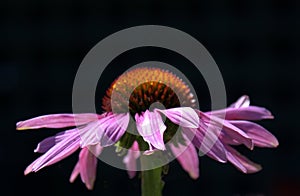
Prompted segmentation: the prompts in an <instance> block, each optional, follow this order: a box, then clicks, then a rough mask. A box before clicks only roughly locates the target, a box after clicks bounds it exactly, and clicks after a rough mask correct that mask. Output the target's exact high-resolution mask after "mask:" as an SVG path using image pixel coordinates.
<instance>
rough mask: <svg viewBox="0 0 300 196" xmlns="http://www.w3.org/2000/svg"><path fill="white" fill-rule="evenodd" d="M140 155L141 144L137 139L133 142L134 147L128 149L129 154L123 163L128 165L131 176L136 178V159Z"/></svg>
mask: <svg viewBox="0 0 300 196" xmlns="http://www.w3.org/2000/svg"><path fill="white" fill-rule="evenodd" d="M139 157H140V151H139V145H138V143H137V141H135V142H134V143H133V144H132V147H131V148H130V149H129V150H128V152H127V155H126V156H124V158H123V163H124V164H125V166H126V169H127V172H128V175H129V178H134V176H135V175H136V170H137V167H136V160H137V159H138V158H139Z"/></svg>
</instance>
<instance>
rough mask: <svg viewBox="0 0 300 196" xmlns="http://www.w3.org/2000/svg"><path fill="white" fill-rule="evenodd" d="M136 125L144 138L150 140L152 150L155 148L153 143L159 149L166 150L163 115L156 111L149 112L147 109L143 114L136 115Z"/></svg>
mask: <svg viewBox="0 0 300 196" xmlns="http://www.w3.org/2000/svg"><path fill="white" fill-rule="evenodd" d="M135 120H136V127H137V130H138V132H139V134H140V135H141V136H142V137H143V139H144V140H145V141H146V142H148V144H149V148H150V151H151V150H152V149H153V148H152V145H153V146H154V147H155V148H157V149H159V150H165V149H166V147H165V144H164V140H163V134H164V131H165V130H166V126H165V125H164V123H163V121H162V118H161V116H160V115H159V114H158V113H156V112H149V111H148V110H146V112H144V113H143V114H142V115H140V116H139V115H138V114H136V115H135Z"/></svg>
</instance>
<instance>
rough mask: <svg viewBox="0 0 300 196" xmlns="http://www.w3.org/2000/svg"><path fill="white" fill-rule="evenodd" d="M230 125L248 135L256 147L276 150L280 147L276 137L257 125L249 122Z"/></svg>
mask: <svg viewBox="0 0 300 196" xmlns="http://www.w3.org/2000/svg"><path fill="white" fill-rule="evenodd" d="M230 123H231V124H233V125H234V126H236V127H238V128H240V129H241V130H243V131H244V132H245V133H247V135H248V136H249V137H250V138H251V139H252V141H253V143H254V145H255V146H259V147H269V148H274V147H277V146H278V145H279V143H278V140H277V139H276V137H275V136H274V135H272V134H271V133H270V132H269V131H267V130H266V129H265V128H263V127H262V126H260V125H258V124H256V123H253V122H249V121H231V122H230Z"/></svg>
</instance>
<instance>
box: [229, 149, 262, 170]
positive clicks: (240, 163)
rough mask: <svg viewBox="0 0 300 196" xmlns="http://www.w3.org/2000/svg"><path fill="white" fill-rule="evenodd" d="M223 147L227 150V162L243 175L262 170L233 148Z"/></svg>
mask: <svg viewBox="0 0 300 196" xmlns="http://www.w3.org/2000/svg"><path fill="white" fill-rule="evenodd" d="M225 147H226V149H227V158H228V160H229V161H230V162H231V163H232V164H233V165H234V166H235V167H236V168H237V169H239V170H240V171H242V172H243V173H255V172H258V171H260V170H261V169H262V167H261V166H260V165H259V164H257V163H254V162H252V161H250V160H249V159H247V158H246V157H245V156H243V155H241V154H240V153H239V152H238V151H236V150H235V149H234V148H232V147H230V146H227V145H225Z"/></svg>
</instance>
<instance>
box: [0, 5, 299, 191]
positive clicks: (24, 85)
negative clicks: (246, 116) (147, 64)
mask: <svg viewBox="0 0 300 196" xmlns="http://www.w3.org/2000/svg"><path fill="white" fill-rule="evenodd" d="M299 21H300V2H298V1H292V0H287V1H279V0H277V1H259V0H252V1H237V0H229V1H216V0H212V1H190V2H183V1H177V0H173V1H131V2H129V1H114V0H113V1H105V2H104V1H89V0H87V1H81V2H75V1H69V0H66V1H57V0H52V1H16V0H11V1H1V2H0V28H1V31H0V82H1V83H0V97H1V102H0V103H1V113H2V115H1V124H2V130H1V131H0V137H1V142H0V164H1V178H0V179H1V183H0V186H1V189H0V192H1V195H20V194H24V195H40V194H42V195H66V194H68V195H139V194H140V181H139V178H138V177H136V178H134V179H133V180H129V179H128V177H127V173H126V171H122V170H119V169H116V168H113V167H111V166H109V165H107V164H105V163H103V162H99V164H98V174H97V180H96V183H95V189H94V190H93V191H88V190H86V188H85V186H84V184H82V183H81V181H80V179H77V180H76V182H75V183H74V184H70V183H69V181H68V179H69V176H70V174H71V172H72V170H73V167H74V165H75V163H76V161H77V157H78V154H77V153H74V154H73V155H72V156H70V157H69V158H66V159H65V160H63V161H61V162H59V163H58V164H55V165H53V166H50V167H47V168H45V169H42V170H41V171H40V172H38V173H36V174H30V175H28V176H24V175H23V171H24V169H25V168H26V166H27V165H28V164H30V163H31V162H32V161H33V160H34V159H36V158H37V157H38V156H39V155H37V154H34V153H33V149H34V148H35V147H36V145H37V143H38V142H39V141H41V140H42V139H44V138H45V137H47V136H50V135H53V134H55V133H56V132H58V131H62V130H50V129H42V130H35V131H16V130H15V123H16V122H17V121H20V120H24V119H28V118H31V117H35V116H39V115H43V114H51V113H71V112H72V86H73V81H74V78H75V74H76V71H77V69H78V67H79V65H80V63H81V61H82V59H83V58H84V56H85V55H86V54H87V53H88V51H89V50H90V49H91V48H92V47H93V46H94V45H95V44H97V43H98V42H99V41H101V40H102V39H103V38H105V37H106V36H108V35H110V34H112V33H114V32H117V31H119V30H122V29H124V28H128V27H132V26H136V25H147V24H155V25H165V26H170V27H174V28H177V29H179V30H182V31H184V32H186V33H188V34H190V35H191V36H193V37H194V38H196V39H197V40H198V41H200V42H201V43H202V44H203V45H204V46H205V47H206V48H207V50H208V51H209V52H210V53H211V55H212V56H213V58H214V59H215V61H216V63H217V64H218V66H219V69H220V71H221V73H222V75H223V78H224V82H225V85H226V90H227V101H228V104H230V103H231V102H234V101H235V100H236V99H237V98H238V97H240V96H241V95H244V94H247V95H249V96H250V98H251V100H252V104H253V105H259V106H264V107H266V108H268V109H270V110H271V111H272V113H273V114H274V115H275V119H274V120H272V121H263V122H259V123H260V124H261V125H263V126H265V127H266V128H267V129H268V130H270V131H271V132H272V133H273V134H274V135H275V136H277V138H278V140H279V143H280V145H279V147H278V148H277V149H259V148H257V149H255V150H254V151H249V150H247V149H245V148H243V147H241V148H239V151H240V152H242V153H243V154H245V155H246V156H248V157H249V158H250V159H252V160H253V161H255V162H258V163H260V164H261V165H262V166H263V170H262V171H261V172H259V173H256V174H250V175H245V174H243V173H241V172H239V171H238V170H236V169H235V168H234V167H233V166H232V165H230V164H220V163H217V162H215V161H213V160H211V159H209V158H207V157H202V158H201V160H200V178H199V179H198V180H196V181H194V180H192V179H190V178H189V176H188V175H187V174H186V173H185V172H184V171H183V170H182V169H181V167H180V165H179V164H178V163H177V162H176V161H173V162H172V163H171V164H170V170H169V174H168V175H167V176H166V177H164V181H165V182H166V184H165V188H164V192H163V193H164V195H182V194H185V195H300V190H299V187H300V179H299V175H300V169H299V164H300V158H299V151H300V150H299V145H298V144H299V136H300V130H299V128H300V126H299V124H298V123H299V120H298V118H299V117H298V113H297V112H298V110H297V109H299V98H300V97H299V93H298V91H299V82H300V79H299V75H298V74H299V70H300V69H299V66H300V64H299V62H300V61H299V54H300V22H299ZM112 47H114V46H112ZM100 55H101V54H100ZM150 60H152V61H163V62H166V63H169V64H171V65H173V66H175V67H177V68H178V69H180V70H181V71H182V72H183V73H185V74H186V76H187V77H188V78H189V79H190V81H191V83H192V84H193V86H194V88H195V90H196V91H197V96H198V98H199V101H200V107H201V109H202V110H203V111H206V110H209V109H210V99H209V92H208V89H207V87H206V84H205V81H204V80H203V78H201V77H200V75H201V74H200V73H199V72H197V70H195V68H194V67H193V65H192V64H191V63H190V62H189V61H188V60H186V59H185V58H184V57H182V56H180V55H178V54H176V53H174V52H171V51H168V50H164V49H157V48H142V49H134V50H131V51H127V52H126V53H124V54H122V55H120V56H119V57H117V58H116V59H115V60H114V61H112V62H111V64H110V66H109V67H108V68H107V69H106V70H105V72H104V73H105V74H104V75H103V76H102V77H101V78H100V79H99V85H98V86H99V88H98V89H97V96H96V98H95V103H96V105H97V107H99V108H98V109H99V113H100V112H101V97H102V96H103V95H104V93H105V90H106V89H107V88H108V87H109V85H110V83H111V82H113V80H114V79H115V78H116V77H117V76H118V75H119V74H121V73H122V72H123V71H124V70H126V69H128V68H129V67H130V66H132V65H135V64H137V63H140V62H143V61H150ZM3 125H4V126H3Z"/></svg>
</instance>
